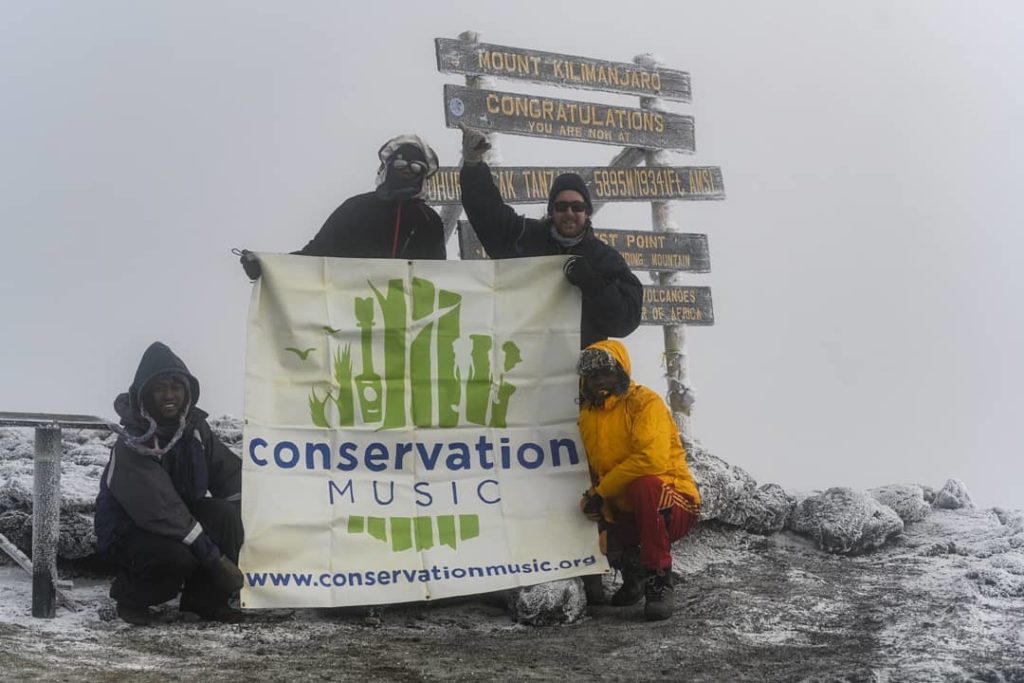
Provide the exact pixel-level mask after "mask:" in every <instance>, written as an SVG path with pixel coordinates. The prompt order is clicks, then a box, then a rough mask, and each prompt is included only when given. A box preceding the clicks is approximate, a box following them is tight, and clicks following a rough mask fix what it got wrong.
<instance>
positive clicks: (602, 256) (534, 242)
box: [459, 127, 643, 348]
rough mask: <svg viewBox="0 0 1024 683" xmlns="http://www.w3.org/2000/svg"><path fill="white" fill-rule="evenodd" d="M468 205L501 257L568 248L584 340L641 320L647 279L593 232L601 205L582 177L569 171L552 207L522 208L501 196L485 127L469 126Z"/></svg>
mask: <svg viewBox="0 0 1024 683" xmlns="http://www.w3.org/2000/svg"><path fill="white" fill-rule="evenodd" d="M462 131H463V132H462V162H463V163H462V170H461V172H460V173H459V184H460V186H461V190H462V206H463V208H465V210H466V216H468V217H469V222H470V223H471V224H472V226H473V230H474V231H475V232H476V234H477V237H479V238H480V243H481V244H482V245H483V247H484V250H485V251H486V252H487V255H488V256H490V257H491V258H494V259H501V258H517V257H522V256H546V255H553V254H565V255H568V256H570V258H569V259H568V260H567V261H566V263H565V277H566V279H568V280H569V282H571V283H572V284H573V285H575V286H577V287H579V289H580V292H581V293H582V294H583V312H582V317H581V320H580V347H581V348H582V347H586V346H588V345H589V344H592V343H594V342H596V341H599V340H602V339H607V338H608V337H625V336H626V335H628V334H629V333H631V332H632V331H633V330H635V329H636V328H637V326H638V325H639V324H640V312H641V308H642V305H643V285H642V284H640V280H638V279H637V277H636V275H634V274H633V272H632V271H631V270H630V269H629V266H628V265H626V261H625V260H624V259H623V258H622V255H621V254H619V252H618V251H616V250H615V249H614V248H613V247H610V246H608V245H607V244H605V243H604V242H602V241H601V240H599V239H598V238H597V237H596V236H595V235H594V230H593V227H592V226H591V223H590V216H591V214H593V213H594V205H593V203H592V202H591V201H590V191H589V190H588V189H587V184H586V183H585V182H584V181H583V178H581V177H580V176H578V175H577V174H575V173H564V174H562V175H560V176H558V177H557V178H555V180H554V182H553V183H552V184H551V190H550V192H549V193H548V206H547V215H546V216H544V218H542V219H540V220H537V219H533V218H526V217H525V216H521V215H520V214H518V213H516V212H515V211H514V210H513V209H512V207H510V206H509V205H508V204H506V203H505V201H504V200H503V199H502V196H501V192H500V191H499V190H498V188H497V186H495V184H494V180H493V178H492V177H491V169H490V168H489V167H488V166H487V164H486V163H484V161H483V157H484V154H485V153H486V152H487V150H488V149H490V142H489V141H488V140H487V136H486V134H485V133H483V132H481V131H478V130H475V129H473V128H467V127H463V129H462Z"/></svg>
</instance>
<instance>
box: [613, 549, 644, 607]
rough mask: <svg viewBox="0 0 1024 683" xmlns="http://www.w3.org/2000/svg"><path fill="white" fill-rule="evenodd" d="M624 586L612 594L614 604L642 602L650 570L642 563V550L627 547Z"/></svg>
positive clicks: (622, 604)
mask: <svg viewBox="0 0 1024 683" xmlns="http://www.w3.org/2000/svg"><path fill="white" fill-rule="evenodd" d="M621 570H622V586H621V587H620V588H619V590H617V591H615V594H614V595H612V604H613V605H615V606H616V607H626V606H627V605H635V604H636V603H638V602H640V598H642V597H643V596H644V586H645V585H646V584H647V577H648V576H649V575H650V572H649V571H648V570H647V568H646V567H644V566H643V565H642V564H640V550H639V549H638V548H636V549H634V548H630V549H627V550H626V551H625V552H624V553H623V555H622V567H621Z"/></svg>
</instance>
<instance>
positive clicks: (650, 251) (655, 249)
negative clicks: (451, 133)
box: [459, 221, 711, 273]
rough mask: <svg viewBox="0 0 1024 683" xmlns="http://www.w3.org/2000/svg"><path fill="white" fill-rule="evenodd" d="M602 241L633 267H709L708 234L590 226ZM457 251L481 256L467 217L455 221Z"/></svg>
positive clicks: (662, 269)
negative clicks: (457, 235) (457, 237)
mask: <svg viewBox="0 0 1024 683" xmlns="http://www.w3.org/2000/svg"><path fill="white" fill-rule="evenodd" d="M594 234H595V235H596V236H597V238H598V239H600V240H601V241H602V242H604V243H605V244H608V245H611V246H612V247H615V249H616V251H618V252H619V253H620V254H622V258H624V259H625V260H626V263H627V264H628V265H629V267H630V268H632V269H633V270H653V271H659V272H689V273H707V272H710V271H711V256H710V254H709V253H708V236H707V235H698V234H691V233H676V232H647V231H642V230H604V229H600V228H595V229H594ZM459 253H460V254H461V256H462V258H463V259H464V260H467V259H473V260H475V259H485V258H487V253H486V252H485V251H484V247H483V245H482V244H480V239H479V238H478V237H477V236H476V232H475V231H474V230H473V226H472V225H470V223H469V221H459Z"/></svg>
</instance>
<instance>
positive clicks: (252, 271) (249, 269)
mask: <svg viewBox="0 0 1024 683" xmlns="http://www.w3.org/2000/svg"><path fill="white" fill-rule="evenodd" d="M238 261H239V262H240V263H241V264H242V270H244V271H245V274H246V276H248V278H249V279H250V280H252V281H254V282H255V281H256V280H259V279H260V276H261V275H263V268H262V267H261V266H260V260H259V259H258V258H256V254H254V253H252V252H251V251H249V250H248V249H243V250H242V251H241V252H239V259H238Z"/></svg>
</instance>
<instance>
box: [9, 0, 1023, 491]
mask: <svg viewBox="0 0 1024 683" xmlns="http://www.w3.org/2000/svg"><path fill="white" fill-rule="evenodd" d="M466 29H473V30H476V31H479V32H480V33H481V39H482V40H483V41H485V42H490V43H497V44H503V45H512V46H517V47H523V48H529V49H536V50H546V51H551V52H559V53H564V54H572V55H582V56H588V57H595V58H601V59H610V60H616V61H631V60H632V59H633V57H634V56H635V55H637V54H639V53H644V52H651V53H654V54H656V55H658V56H659V57H661V58H662V60H663V61H664V63H665V65H666V66H667V67H670V68H675V69H682V70H685V71H688V72H690V73H691V76H692V83H693V93H694V100H693V103H692V104H678V105H670V106H671V109H672V110H673V111H678V112H680V113H687V114H691V115H693V116H694V117H695V118H696V140H697V152H696V153H695V154H693V155H679V156H676V157H674V161H675V163H677V164H678V165H691V164H693V165H716V166H721V168H722V171H723V175H724V179H725V185H726V192H727V199H726V200H725V201H724V202H679V203H677V204H676V205H675V209H674V217H675V220H676V222H677V223H678V224H679V225H680V226H681V227H682V228H683V229H684V230H685V231H687V232H700V233H707V234H708V235H709V241H710V247H711V265H712V271H711V272H710V273H709V274H704V275H688V276H687V277H686V278H685V280H686V282H687V283H688V284H695V285H710V286H711V288H712V293H713V297H714V306H715V317H716V324H715V325H714V326H713V327H707V328H691V329H690V330H689V331H688V340H689V367H690V375H691V379H692V380H693V383H694V385H695V387H696V390H697V397H698V402H697V405H696V406H695V416H694V424H695V430H696V435H697V437H698V438H699V439H700V440H701V441H702V442H703V443H704V444H705V445H706V446H707V447H708V448H710V449H711V450H712V451H713V452H715V453H716V454H717V455H719V456H721V457H723V458H725V459H726V460H728V461H730V462H732V463H735V464H737V465H739V466H741V467H743V468H745V469H747V470H748V471H749V472H750V473H751V474H752V475H754V477H756V478H757V479H758V481H759V482H768V481H776V482H779V483H781V484H782V485H783V486H785V487H786V488H787V489H790V490H810V489H815V488H825V487H828V486H834V485H847V486H856V487H870V486H878V485H882V484H887V483H893V482H917V483H922V484H927V485H931V486H940V485H941V484H942V483H943V482H944V481H945V479H946V478H949V477H956V478H960V479H962V480H964V481H965V482H966V484H967V486H968V488H969V489H970V491H971V492H972V493H973V495H974V497H975V500H976V501H977V502H978V503H979V504H981V505H985V506H991V505H1003V506H1009V507H1022V506H1024V495H1022V493H1021V482H1022V481H1024V458H1021V455H1022V454H1021V444H1022V439H1021V436H1020V431H1019V429H1020V427H1019V425H1020V423H1021V414H1022V412H1024V410H1022V409H1024V400H1022V392H1024V360H1022V357H1021V356H1022V353H1024V310H1022V306H1021V304H1020V299H1021V295H1022V294H1024V275H1022V273H1021V265H1022V263H1024V260H1022V258H1021V248H1022V247H1024V237H1022V227H1024V210H1022V208H1021V201H1020V197H1021V194H1022V191H1024V190H1022V187H1024V172H1022V165H1024V162H1022V159H1024V144H1022V134H1021V130H1020V125H1021V121H1022V120H1024V96H1022V94H1021V93H1022V89H1021V87H1020V84H1021V83H1022V82H1024V49H1022V47H1021V40H1020V36H1022V35H1024V5H1021V4H1020V3H1016V2H985V3H969V2H966V1H964V2H925V1H923V0H922V1H919V2H898V3H897V2H852V1H848V2H844V3H841V4H840V3H819V2H811V1H808V2H776V3H757V2H748V3H740V2H732V3H708V2H704V3H696V2H679V1H678V0H677V1H672V2H657V3H643V2H633V3H616V2H588V3H572V4H570V3H557V4H556V3H551V2H531V1H520V2H515V3H493V4H492V3H484V2H473V3H469V2H448V3H417V4H412V3H408V4H407V3H397V2H385V1H377V2H372V3H359V4H356V3H340V2H295V3H270V2H240V1H239V2H151V3H135V2H128V1H125V2H102V1H96V0H93V1H91V2H89V3H71V2H9V1H4V2H0V97H2V98H3V99H2V101H3V106H2V107H0V151H2V162H0V230H2V234H3V237H4V242H3V249H2V250H0V316H2V320H3V327H2V334H0V410H8V411H46V412H75V413H92V414H99V415H103V416H108V417H112V416H113V410H112V408H111V402H112V400H113V398H114V396H115V394H116V393H118V392H119V391H123V390H125V389H126V388H127V386H128V384H129V383H130V382H131V379H132V375H133V373H134V370H135V367H136V365H137V363H138V359H139V357H140V355H141V353H142V351H143V350H144V349H145V347H146V346H147V345H148V344H149V343H150V342H152V341H154V340H157V339H159V340H162V341H164V342H166V343H168V344H169V345H170V346H171V347H172V349H174V350H175V351H176V352H177V353H178V354H179V355H181V356H182V357H183V359H184V360H185V362H186V363H187V364H188V365H189V367H190V368H191V370H192V371H193V373H194V374H195V375H197V376H198V377H199V379H200V381H201V383H202V399H201V401H200V405H201V406H202V407H204V408H205V409H206V410H207V411H209V412H212V413H213V414H219V413H222V412H228V413H232V414H235V415H241V414H242V405H241V401H242V378H243V365H244V353H245V316H246V310H247V306H248V295H249V291H250V285H249V283H248V281H247V279H246V278H245V277H244V276H243V274H242V271H241V269H240V268H239V266H238V264H237V261H236V259H235V258H234V257H233V256H232V255H231V254H230V251H229V250H230V249H231V248H232V247H247V248H250V249H254V250H261V251H281V252H285V251H291V250H294V249H297V248H299V247H300V246H301V245H303V244H304V243H305V242H306V241H307V240H308V239H309V238H310V237H311V236H312V235H313V234H314V233H315V231H316V230H317V229H318V228H319V227H320V225H321V224H322V223H323V221H324V219H325V218H326V217H327V215H328V214H329V213H330V212H331V211H332V210H333V209H334V208H335V207H336V206H337V205H338V204H340V203H341V202H342V201H343V200H344V199H345V198H347V197H348V196H350V195H353V194H357V193H360V192H365V191H368V190H369V189H371V188H372V186H373V178H374V173H375V170H376V165H377V159H376V151H377V148H378V147H379V145H380V144H381V143H382V142H383V141H384V140H386V139H387V138H389V137H391V136H392V135H394V134H397V133H401V132H417V133H419V134H421V135H423V136H424V137H426V138H427V140H428V141H430V142H431V144H432V145H433V146H434V147H435V149H436V150H437V152H438V154H439V155H440V157H441V161H442V163H443V164H446V165H454V164H456V163H457V162H458V158H459V157H458V152H459V135H458V133H457V132H455V131H452V130H449V129H446V128H445V127H444V116H443V108H442V96H441V88H442V85H443V84H445V83H462V82H463V79H462V77H459V76H454V75H445V74H440V73H438V72H437V70H436V66H435V60H434V47H433V39H434V38H435V37H450V38H454V37H456V36H457V34H458V33H459V32H461V31H463V30H466ZM496 85H497V87H498V89H501V90H509V91H519V92H546V93H548V94H555V95H557V96H560V97H564V98H567V99H578V100H585V101H600V102H615V103H620V104H624V105H627V106H635V105H636V98H630V97H626V96H616V95H609V94H602V93H593V92H590V91H582V90H557V91H555V90H551V89H542V88H537V87H536V86H531V85H528V84H524V83H517V82H514V81H498V82H497V84H496ZM500 145H501V150H502V156H503V159H504V161H505V163H508V164H510V165H523V166H528V165H543V164H564V165H602V164H605V163H607V162H608V161H609V160H610V159H611V157H612V156H613V155H614V154H615V152H616V151H617V149H616V148H614V147H609V146H604V145H587V144H581V143H573V142H558V141H537V140H531V139H529V138H523V137H515V136H502V137H501V138H500ZM519 208H520V210H522V211H525V212H526V213H527V214H529V215H537V214H538V213H539V212H540V211H541V208H540V207H538V206H525V207H519ZM650 220H651V219H650V209H649V206H648V205H644V204H623V205H616V206H611V207H607V208H606V209H605V210H603V211H602V212H601V213H600V214H598V216H597V217H596V223H597V224H598V225H599V226H602V227H608V228H634V229H649V228H650ZM449 251H452V252H456V251H457V244H456V241H455V240H454V239H453V241H452V242H451V243H450V244H449ZM641 279H643V280H644V281H645V282H647V281H648V280H647V278H646V275H641ZM628 346H629V348H630V351H631V352H632V353H633V355H634V356H636V357H637V358H636V368H637V372H636V376H637V379H638V380H639V381H640V382H642V383H645V384H648V385H651V386H653V387H655V388H656V389H657V390H659V391H663V390H664V381H663V379H662V377H661V374H662V369H661V368H660V366H659V364H658V361H659V354H660V352H661V349H662V342H661V330H660V328H657V327H649V328H648V327H645V328H642V329H641V330H640V331H638V332H637V333H634V334H633V335H632V336H631V337H630V338H629V339H628Z"/></svg>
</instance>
